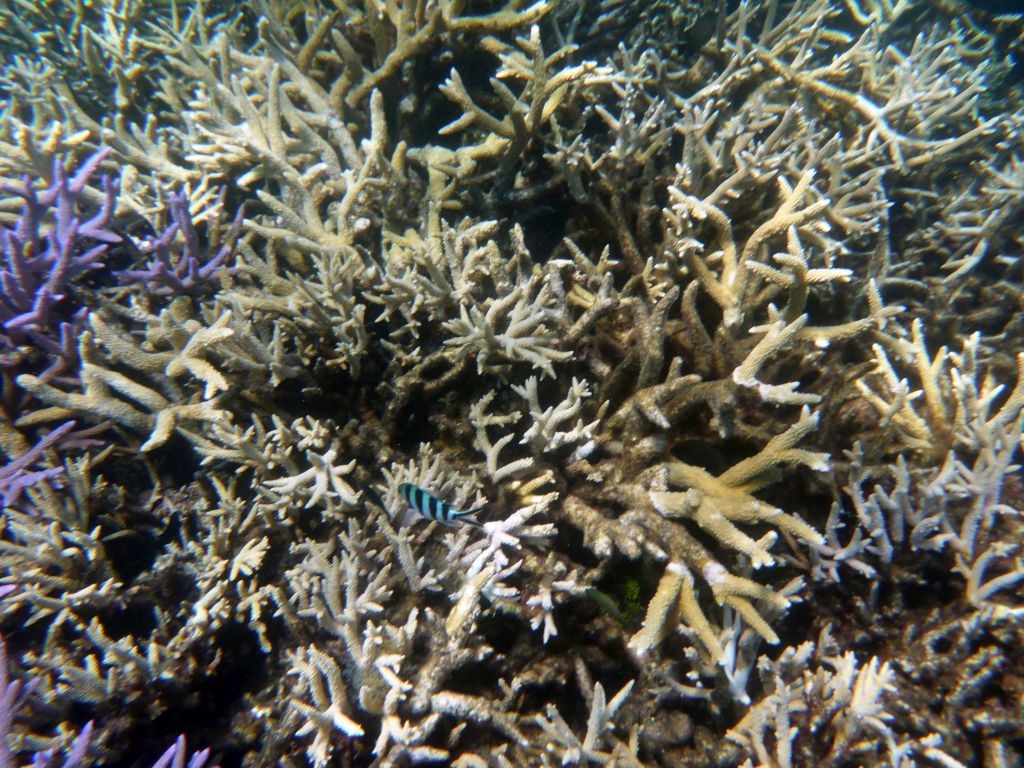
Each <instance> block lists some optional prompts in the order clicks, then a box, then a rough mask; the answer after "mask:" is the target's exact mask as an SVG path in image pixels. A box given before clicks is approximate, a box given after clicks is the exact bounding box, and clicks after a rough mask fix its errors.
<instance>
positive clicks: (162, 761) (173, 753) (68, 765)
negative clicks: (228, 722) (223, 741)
mask: <svg viewBox="0 0 1024 768" xmlns="http://www.w3.org/2000/svg"><path fill="white" fill-rule="evenodd" d="M31 691H32V685H31V683H30V684H29V685H28V686H25V685H23V684H22V683H21V681H19V680H11V679H10V669H9V667H8V665H7V644H6V643H5V642H4V638H3V636H0V768H17V763H16V762H15V759H14V753H13V752H11V747H10V744H8V743H7V737H8V734H10V732H11V726H13V725H14V711H15V710H16V709H17V708H18V707H19V706H21V704H22V702H24V700H25V698H26V697H27V696H28V694H29V693H31ZM92 732H93V723H92V722H91V721H90V722H88V723H86V726H85V728H83V729H82V732H81V733H79V734H78V736H76V737H75V740H74V741H73V742H71V747H70V749H69V750H68V753H67V756H66V757H65V758H64V760H63V761H62V762H60V763H54V762H53V757H54V754H55V753H54V750H52V749H51V750H47V751H45V752H37V753H36V754H35V755H34V756H33V758H32V768H80V766H81V765H82V764H83V763H84V762H85V758H86V755H87V754H88V751H89V745H90V742H91V741H92ZM187 757H188V750H187V749H186V747H185V737H184V735H182V736H179V737H178V738H177V739H176V740H175V742H174V744H172V745H171V747H170V748H169V749H168V750H167V751H166V752H164V753H163V754H162V755H161V756H160V757H159V758H158V759H157V761H156V762H155V763H153V768H204V766H206V761H207V760H209V758H210V750H209V749H204V750H202V751H200V752H194V753H193V754H192V756H191V757H190V758H189V759H188V764H187V766H186V763H185V759H186V758H187ZM211 768H217V766H211Z"/></svg>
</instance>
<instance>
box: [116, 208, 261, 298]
mask: <svg viewBox="0 0 1024 768" xmlns="http://www.w3.org/2000/svg"><path fill="white" fill-rule="evenodd" d="M169 208H170V213H171V220H172V222H173V223H172V224H171V225H170V226H169V227H168V228H167V229H166V230H164V232H163V234H161V235H160V236H159V237H157V238H155V239H153V240H151V241H149V242H148V243H145V244H143V245H142V246H141V247H140V250H141V251H142V253H143V254H145V255H147V256H149V257H150V261H149V264H148V265H147V267H146V269H129V270H125V271H123V272H118V273H117V277H118V279H119V280H120V281H121V282H122V283H142V284H143V285H145V286H146V289H147V290H148V291H149V292H150V293H152V294H154V295H157V296H168V295H180V294H196V293H212V292H213V291H215V290H216V287H217V285H216V278H217V275H218V273H219V272H220V270H221V269H222V268H223V266H224V262H225V261H226V260H227V259H228V258H229V257H230V256H231V254H232V253H233V252H234V248H235V240H236V239H237V238H238V233H239V232H240V231H241V227H242V212H241V211H239V213H238V216H236V217H235V221H234V224H232V226H231V230H230V231H229V232H228V236H227V238H225V241H224V245H223V246H222V247H221V248H220V250H219V251H217V253H216V254H215V255H214V256H213V257H212V258H210V259H209V260H206V259H205V258H204V254H203V252H202V248H201V246H200V244H199V235H198V234H197V233H196V228H195V224H194V222H193V221H192V214H191V212H190V211H189V207H188V196H187V195H185V194H184V193H177V194H172V195H171V197H170V202H169ZM179 233H180V234H181V237H182V240H183V246H182V248H181V250H180V252H176V249H175V247H174V246H175V240H176V238H177V235H178V234H179Z"/></svg>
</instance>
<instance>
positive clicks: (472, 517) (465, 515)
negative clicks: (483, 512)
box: [452, 507, 484, 528]
mask: <svg viewBox="0 0 1024 768" xmlns="http://www.w3.org/2000/svg"><path fill="white" fill-rule="evenodd" d="M480 509H482V507H477V508H476V509H470V510H468V511H466V512H460V513H459V514H457V515H454V516H453V518H452V519H453V520H458V521H459V522H460V523H466V524H467V525H472V526H475V527H477V528H483V527H484V524H483V523H481V522H480V521H479V520H477V519H476V513H477V512H478V511H479V510H480Z"/></svg>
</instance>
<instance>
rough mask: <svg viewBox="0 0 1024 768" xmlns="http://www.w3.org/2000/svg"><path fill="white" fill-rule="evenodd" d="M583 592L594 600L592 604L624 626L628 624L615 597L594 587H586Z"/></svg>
mask: <svg viewBox="0 0 1024 768" xmlns="http://www.w3.org/2000/svg"><path fill="white" fill-rule="evenodd" d="M583 594H585V595H586V596H587V597H589V598H590V599H591V600H592V601H593V602H594V605H596V606H597V607H598V608H600V609H601V610H602V611H604V612H605V613H607V614H608V615H609V616H611V617H612V618H613V619H615V620H616V621H617V622H619V624H621V625H622V626H624V627H628V626H629V622H627V621H626V617H625V616H623V615H622V611H620V610H619V605H618V603H616V602H615V598H613V597H612V596H611V595H609V594H607V593H605V592H602V591H601V590H600V589H597V588H596V587H590V588H588V589H586V590H585V591H584V592H583Z"/></svg>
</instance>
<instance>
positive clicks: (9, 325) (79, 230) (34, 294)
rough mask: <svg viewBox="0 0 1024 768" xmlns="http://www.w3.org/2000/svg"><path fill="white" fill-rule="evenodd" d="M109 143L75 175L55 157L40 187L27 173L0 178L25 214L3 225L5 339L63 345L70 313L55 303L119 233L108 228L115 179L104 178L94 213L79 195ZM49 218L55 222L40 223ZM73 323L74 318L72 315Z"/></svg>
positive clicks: (55, 348) (50, 348) (47, 347)
mask: <svg viewBox="0 0 1024 768" xmlns="http://www.w3.org/2000/svg"><path fill="white" fill-rule="evenodd" d="M110 151H111V150H110V149H101V150H99V151H98V152H95V153H94V154H93V155H91V156H90V157H88V158H86V160H84V161H83V162H82V163H81V165H79V167H78V170H77V171H76V172H75V173H74V175H73V176H71V177H69V176H68V171H67V169H66V168H65V166H64V163H63V162H62V160H61V158H59V157H57V158H54V161H53V181H52V183H51V184H50V186H48V187H46V188H43V189H37V188H36V182H35V181H32V180H30V179H29V178H27V177H25V178H23V179H22V183H21V185H18V186H15V185H8V184H3V185H0V191H4V192H9V193H12V194H14V195H16V196H17V197H20V198H21V200H22V207H21V217H20V218H19V219H18V222H17V224H16V225H15V226H14V227H13V228H11V229H8V228H2V229H0V249H2V250H0V325H2V330H0V343H2V344H3V346H7V347H13V346H15V345H16V344H18V343H21V342H23V341H27V342H29V343H31V344H33V345H35V346H36V347H37V348H40V349H42V350H43V351H45V352H47V353H50V354H56V355H60V354H62V353H64V352H66V344H65V343H63V340H62V339H61V337H62V336H65V335H67V329H66V328H65V327H64V326H65V325H67V323H68V322H69V320H68V318H67V317H60V316H59V315H58V314H57V313H56V312H55V308H56V307H57V305H59V304H60V303H61V302H62V301H63V300H64V299H65V297H66V295H67V289H68V286H69V284H70V283H71V281H72V280H74V278H76V277H77V276H79V275H81V274H82V273H84V272H88V271H89V270H93V269H97V268H99V267H102V266H103V263H102V261H101V259H102V258H103V256H104V254H105V253H106V252H107V249H108V248H109V247H110V246H111V245H112V244H114V243H119V242H121V237H120V235H117V234H115V233H114V232H111V231H110V230H109V229H107V227H108V225H109V224H110V221H111V219H112V218H113V216H114V209H115V199H114V198H115V195H116V192H117V184H116V182H115V181H113V180H112V179H110V178H109V177H104V179H103V182H102V183H103V189H104V200H103V204H102V205H101V206H100V208H99V210H98V211H97V212H96V213H95V214H94V215H93V216H92V218H90V219H88V220H86V221H84V222H83V221H82V220H81V219H80V218H79V216H78V215H77V214H78V213H79V208H80V203H81V199H82V196H83V194H84V191H85V188H86V185H87V184H88V183H89V181H90V179H91V178H92V176H93V175H94V174H95V173H96V171H97V169H98V168H99V166H100V164H101V163H102V162H103V161H104V160H105V159H106V158H107V157H108V156H109V154H110ZM48 219H50V220H52V229H50V230H49V231H45V232H44V231H43V223H44V222H45V221H47V220H48ZM71 322H72V323H74V318H72V319H71Z"/></svg>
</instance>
